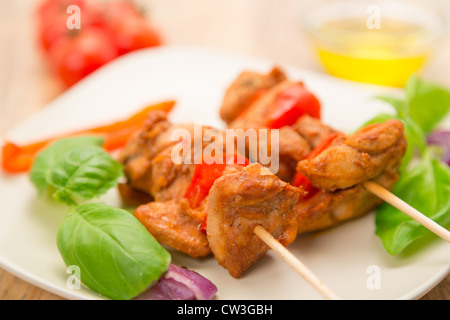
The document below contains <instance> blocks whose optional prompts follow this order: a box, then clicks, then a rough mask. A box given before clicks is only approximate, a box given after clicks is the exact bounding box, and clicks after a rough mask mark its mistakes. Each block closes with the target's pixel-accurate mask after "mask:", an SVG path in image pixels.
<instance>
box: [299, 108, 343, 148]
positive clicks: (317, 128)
mask: <svg viewBox="0 0 450 320" xmlns="http://www.w3.org/2000/svg"><path fill="white" fill-rule="evenodd" d="M292 129H294V130H295V131H296V132H298V133H299V134H300V136H302V138H303V139H305V140H306V141H307V142H308V144H309V145H310V146H311V148H312V149H314V148H315V147H317V146H318V145H319V144H320V142H321V141H323V140H324V139H325V138H327V137H328V136H330V135H331V134H333V133H335V132H336V131H335V130H334V129H333V128H331V127H329V126H327V125H326V124H324V123H322V121H320V120H319V119H316V118H313V117H310V116H308V115H306V114H305V115H303V116H301V117H300V118H299V119H298V120H297V121H296V122H295V123H294V124H293V125H292Z"/></svg>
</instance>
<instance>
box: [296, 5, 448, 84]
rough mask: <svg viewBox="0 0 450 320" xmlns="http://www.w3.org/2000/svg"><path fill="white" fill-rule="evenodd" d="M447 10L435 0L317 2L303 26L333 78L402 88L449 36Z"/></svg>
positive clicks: (303, 17) (306, 10)
mask: <svg viewBox="0 0 450 320" xmlns="http://www.w3.org/2000/svg"><path fill="white" fill-rule="evenodd" d="M443 8H444V7H442V3H441V2H439V1H431V0H422V1H419V0H367V1H366V0H327V1H317V0H316V1H314V3H313V4H312V5H309V6H307V7H306V8H304V10H303V13H302V15H301V22H302V26H303V28H304V30H305V31H306V32H307V34H308V35H309V37H310V39H311V41H312V44H313V47H314V49H315V51H316V53H317V55H318V58H319V59H320V61H321V62H322V64H323V65H324V67H325V68H326V69H327V71H328V72H329V73H330V74H332V75H334V76H337V77H341V78H345V79H349V80H354V81H361V82H368V83H375V84H380V85H387V86H394V87H401V86H403V85H404V84H405V83H406V81H407V80H408V78H409V77H410V76H411V75H412V74H413V73H415V72H417V71H418V70H419V69H420V68H421V67H422V66H423V65H424V64H425V63H426V61H427V60H428V59H429V57H430V56H431V55H432V52H433V51H434V49H435V48H436V45H437V44H438V42H439V40H441V39H442V38H443V36H444V35H445V33H446V31H447V16H446V15H445V10H444V9H443Z"/></svg>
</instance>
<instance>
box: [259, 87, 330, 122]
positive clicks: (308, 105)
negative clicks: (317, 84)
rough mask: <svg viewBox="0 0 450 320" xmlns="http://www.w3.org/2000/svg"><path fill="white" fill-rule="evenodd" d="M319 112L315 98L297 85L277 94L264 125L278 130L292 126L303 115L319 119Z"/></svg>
mask: <svg viewBox="0 0 450 320" xmlns="http://www.w3.org/2000/svg"><path fill="white" fill-rule="evenodd" d="M320 112H321V105H320V102H319V100H318V99H317V98H316V96H315V95H314V94H312V93H311V92H310V91H308V90H307V89H306V88H305V87H304V86H303V84H301V83H298V84H295V85H294V86H292V87H289V88H287V89H286V90H283V91H281V92H280V93H279V94H278V96H277V98H276V101H275V104H274V106H273V109H272V110H271V112H270V113H269V115H268V116H267V120H266V123H265V125H266V127H268V128H271V129H279V128H281V127H284V126H291V125H293V124H294V123H295V122H296V121H297V119H298V118H300V117H301V116H303V115H305V114H307V115H309V116H311V117H314V118H317V119H320Z"/></svg>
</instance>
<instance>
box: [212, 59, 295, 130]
mask: <svg viewBox="0 0 450 320" xmlns="http://www.w3.org/2000/svg"><path fill="white" fill-rule="evenodd" d="M284 80H286V76H285V74H284V73H283V71H281V70H280V69H279V68H273V69H272V71H271V72H269V73H268V74H267V75H264V74H259V73H257V72H253V71H244V72H242V73H241V74H240V75H239V76H238V78H237V79H236V80H235V81H234V82H233V83H232V84H231V86H230V87H229V88H228V89H227V91H226V93H225V97H224V101H223V104H222V107H221V108H220V117H221V118H222V119H223V120H224V121H225V122H226V123H230V122H231V121H233V120H234V119H235V118H237V117H238V116H239V115H240V114H241V113H242V112H243V111H244V110H245V109H246V108H247V107H248V106H249V105H250V104H251V103H252V101H253V100H254V99H255V97H256V96H257V95H258V93H260V92H262V91H264V90H266V89H270V88H271V87H273V86H274V85H276V84H278V83H280V82H282V81H284Z"/></svg>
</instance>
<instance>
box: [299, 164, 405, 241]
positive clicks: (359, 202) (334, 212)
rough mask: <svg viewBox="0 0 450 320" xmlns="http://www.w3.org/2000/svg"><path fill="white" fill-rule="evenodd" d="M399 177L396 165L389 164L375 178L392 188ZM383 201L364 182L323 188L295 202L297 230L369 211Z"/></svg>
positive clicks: (314, 228) (327, 225) (336, 222)
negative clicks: (335, 188)
mask: <svg viewBox="0 0 450 320" xmlns="http://www.w3.org/2000/svg"><path fill="white" fill-rule="evenodd" d="M397 180H398V170H397V168H396V167H389V168H386V169H385V170H384V171H383V173H382V174H381V175H380V176H379V177H377V178H376V179H374V181H375V182H377V183H378V184H380V185H381V186H383V187H384V188H386V189H388V190H390V189H392V188H393V186H394V184H395V183H396V182H397ZM382 202H383V201H382V200H381V199H380V198H378V197H377V196H375V195H373V194H372V193H371V192H369V191H367V190H366V189H365V188H364V187H363V186H362V185H361V184H358V185H356V186H354V187H351V188H348V189H344V190H337V191H334V192H332V191H328V190H320V191H319V192H317V193H316V194H314V195H313V196H312V197H310V198H308V199H306V200H300V201H299V202H298V203H297V205H296V206H295V208H294V211H295V212H296V213H297V216H298V233H305V232H314V231H319V230H322V229H326V228H330V227H334V226H337V225H339V224H341V223H343V222H345V221H348V220H351V219H355V218H357V217H360V216H362V215H364V214H366V213H367V212H370V211H371V210H373V209H375V208H376V207H377V206H379V205H380V204H382Z"/></svg>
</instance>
